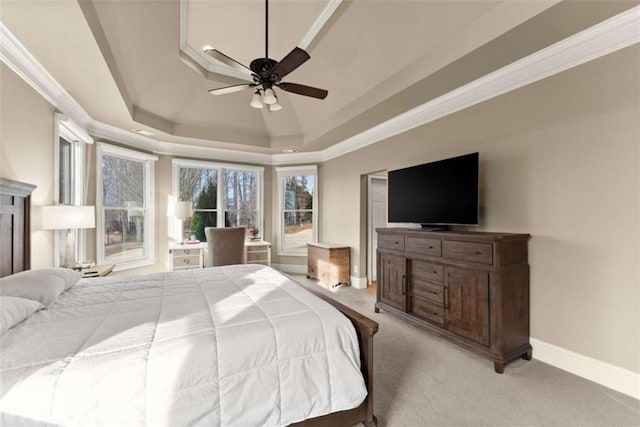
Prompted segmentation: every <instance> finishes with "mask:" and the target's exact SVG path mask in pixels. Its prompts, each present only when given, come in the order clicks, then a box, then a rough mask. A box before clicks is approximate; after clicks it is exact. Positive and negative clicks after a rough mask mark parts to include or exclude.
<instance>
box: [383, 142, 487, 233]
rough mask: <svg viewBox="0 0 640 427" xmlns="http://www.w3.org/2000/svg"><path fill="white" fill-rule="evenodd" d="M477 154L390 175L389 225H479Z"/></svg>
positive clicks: (411, 168) (391, 172) (399, 170)
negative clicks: (403, 223) (390, 223)
mask: <svg viewBox="0 0 640 427" xmlns="http://www.w3.org/2000/svg"><path fill="white" fill-rule="evenodd" d="M478 158H479V155H478V153H472V154H467V155H464V156H459V157H453V158H450V159H445V160H440V161H437V162H432V163H425V164H422V165H418V166H412V167H409V168H405V169H398V170H394V171H390V172H389V178H388V182H389V186H388V192H389V197H388V201H389V203H388V206H389V212H388V214H389V216H388V220H389V222H411V223H419V224H425V225H429V224H434V225H454V224H460V225H477V224H478Z"/></svg>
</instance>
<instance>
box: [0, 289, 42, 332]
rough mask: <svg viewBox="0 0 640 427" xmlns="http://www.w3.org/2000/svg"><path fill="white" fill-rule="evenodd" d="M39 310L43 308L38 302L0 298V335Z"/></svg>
mask: <svg viewBox="0 0 640 427" xmlns="http://www.w3.org/2000/svg"><path fill="white" fill-rule="evenodd" d="M41 308H44V306H43V305H42V304H40V303H39V302H38V301H33V300H30V299H24V298H16V297H3V296H0V335H2V334H4V333H5V332H7V330H8V329H9V328H12V327H14V326H15V325H17V324H18V323H20V322H22V321H23V320H24V319H26V318H27V317H29V316H31V315H32V314H33V313H35V312H36V311H38V310H40V309H41Z"/></svg>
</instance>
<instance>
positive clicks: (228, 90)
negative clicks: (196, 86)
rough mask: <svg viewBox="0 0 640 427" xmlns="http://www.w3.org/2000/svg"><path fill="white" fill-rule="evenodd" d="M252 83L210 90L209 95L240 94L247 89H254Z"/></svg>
mask: <svg viewBox="0 0 640 427" xmlns="http://www.w3.org/2000/svg"><path fill="white" fill-rule="evenodd" d="M255 86H256V85H254V84H253V83H246V84H240V85H233V86H226V87H221V88H218V89H211V90H210V91H209V93H210V94H211V95H226V94H227V93H233V92H240V91H241V90H245V89H249V88H252V87H255Z"/></svg>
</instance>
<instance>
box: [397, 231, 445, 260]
mask: <svg viewBox="0 0 640 427" xmlns="http://www.w3.org/2000/svg"><path fill="white" fill-rule="evenodd" d="M405 248H406V250H407V252H415V253H419V254H421V255H428V256H442V240H440V239H428V238H425V237H413V236H407V238H406V241H405Z"/></svg>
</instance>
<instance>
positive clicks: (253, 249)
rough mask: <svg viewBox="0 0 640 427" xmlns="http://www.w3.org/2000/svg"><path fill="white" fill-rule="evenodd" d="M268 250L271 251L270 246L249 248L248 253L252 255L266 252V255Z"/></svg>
mask: <svg viewBox="0 0 640 427" xmlns="http://www.w3.org/2000/svg"><path fill="white" fill-rule="evenodd" d="M268 250H269V245H260V246H247V253H251V252H264V253H266V252H267V251H268Z"/></svg>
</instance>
